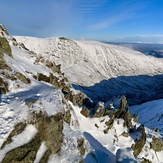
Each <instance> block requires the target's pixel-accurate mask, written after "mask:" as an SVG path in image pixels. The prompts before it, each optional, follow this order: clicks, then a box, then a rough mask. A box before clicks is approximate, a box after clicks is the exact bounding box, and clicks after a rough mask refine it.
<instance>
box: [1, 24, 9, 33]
mask: <svg viewBox="0 0 163 163" xmlns="http://www.w3.org/2000/svg"><path fill="white" fill-rule="evenodd" d="M0 30H1V31H2V35H4V34H3V33H5V34H6V35H9V34H8V32H7V29H6V27H5V26H3V25H2V24H0Z"/></svg>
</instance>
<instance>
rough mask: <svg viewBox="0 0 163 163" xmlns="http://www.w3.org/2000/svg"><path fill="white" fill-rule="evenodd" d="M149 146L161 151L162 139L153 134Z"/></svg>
mask: <svg viewBox="0 0 163 163" xmlns="http://www.w3.org/2000/svg"><path fill="white" fill-rule="evenodd" d="M151 148H152V149H154V150H155V151H156V152H160V151H163V140H161V139H159V138H156V137H155V136H154V137H153V138H152V142H151Z"/></svg>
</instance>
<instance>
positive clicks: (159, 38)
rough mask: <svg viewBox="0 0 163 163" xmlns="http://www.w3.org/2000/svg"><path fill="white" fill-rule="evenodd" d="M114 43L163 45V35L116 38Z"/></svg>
mask: <svg viewBox="0 0 163 163" xmlns="http://www.w3.org/2000/svg"><path fill="white" fill-rule="evenodd" d="M113 41H116V42H149V43H160V44H163V35H162V34H161V35H159V34H157V35H135V36H127V37H121V38H116V39H114V40H113Z"/></svg>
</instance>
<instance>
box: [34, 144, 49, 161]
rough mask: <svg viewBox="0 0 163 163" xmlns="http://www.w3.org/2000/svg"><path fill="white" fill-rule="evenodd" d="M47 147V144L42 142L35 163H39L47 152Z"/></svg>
mask: <svg viewBox="0 0 163 163" xmlns="http://www.w3.org/2000/svg"><path fill="white" fill-rule="evenodd" d="M46 150H47V147H46V145H45V142H42V144H41V146H40V148H39V150H38V152H37V154H36V159H35V161H34V163H39V162H40V160H41V158H42V157H43V155H44V153H45V152H46Z"/></svg>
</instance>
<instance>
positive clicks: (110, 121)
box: [104, 115, 115, 134]
mask: <svg viewBox="0 0 163 163" xmlns="http://www.w3.org/2000/svg"><path fill="white" fill-rule="evenodd" d="M114 119H115V116H114V115H111V116H110V119H109V121H107V122H105V124H106V126H107V128H106V129H105V130H104V133H105V134H106V133H108V130H109V129H111V128H112V127H113V123H114Z"/></svg>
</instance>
